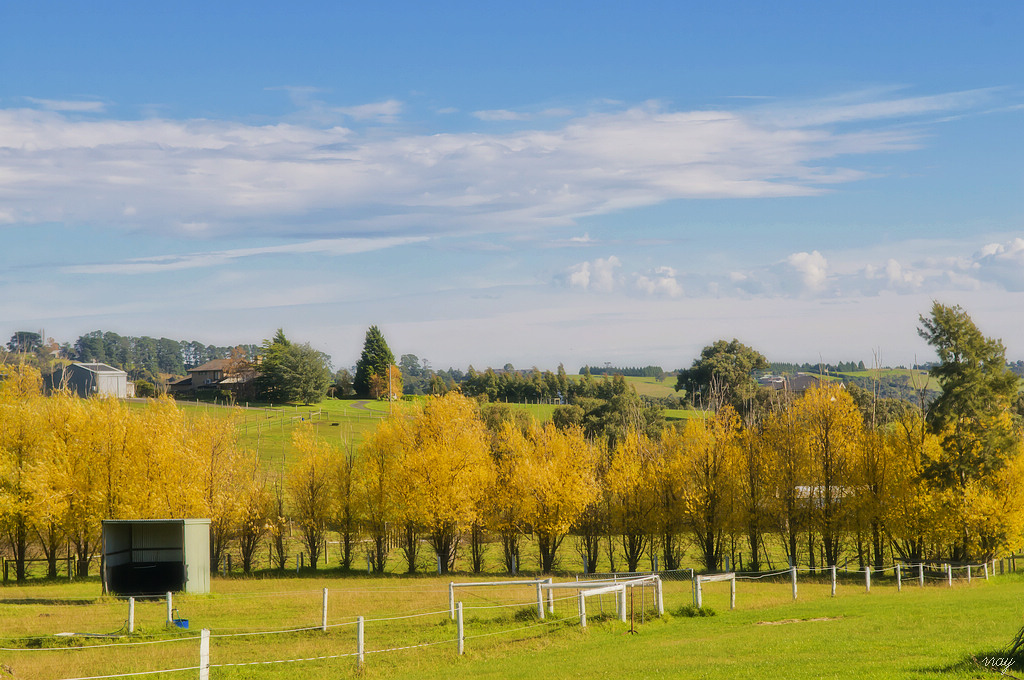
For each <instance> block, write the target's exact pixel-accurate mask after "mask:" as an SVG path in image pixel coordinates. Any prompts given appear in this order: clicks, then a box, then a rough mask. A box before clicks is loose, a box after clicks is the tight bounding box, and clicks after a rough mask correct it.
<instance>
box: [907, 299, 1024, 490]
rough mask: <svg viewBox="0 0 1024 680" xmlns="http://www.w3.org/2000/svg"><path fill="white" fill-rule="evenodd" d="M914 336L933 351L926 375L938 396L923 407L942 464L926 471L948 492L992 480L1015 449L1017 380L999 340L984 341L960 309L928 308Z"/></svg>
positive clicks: (984, 338) (969, 318)
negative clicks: (932, 362)
mask: <svg viewBox="0 0 1024 680" xmlns="http://www.w3.org/2000/svg"><path fill="white" fill-rule="evenodd" d="M920 320H921V328H920V329H918V334H919V335H920V336H921V337H922V338H924V339H925V340H927V341H928V344H929V345H931V346H932V347H933V348H935V353H936V354H937V355H938V357H939V362H938V364H936V365H935V366H933V367H932V368H931V370H930V371H929V372H930V373H931V375H932V376H933V377H934V378H935V379H936V380H938V382H939V387H940V389H941V390H942V394H940V395H939V397H938V398H937V399H936V400H935V401H934V402H933V403H932V404H931V405H930V406H929V407H928V414H927V418H928V424H929V425H930V426H931V428H932V431H933V432H934V433H935V434H937V435H939V436H940V437H942V449H943V455H942V459H941V460H939V461H933V462H932V463H931V464H930V465H929V466H928V467H929V469H928V470H927V471H928V472H929V473H930V474H931V475H932V476H933V477H935V478H938V479H939V480H941V481H942V482H943V483H945V484H946V485H948V486H951V487H962V486H964V485H965V484H966V483H967V480H969V479H985V478H991V474H992V473H993V472H995V471H996V470H998V469H999V468H1001V467H1002V466H1003V463H1004V462H1005V461H1006V458H1007V456H1008V455H1009V452H1011V451H1012V450H1013V447H1014V437H1015V433H1014V430H1013V423H1012V420H1011V418H1010V417H1009V411H1010V407H1011V405H1012V403H1013V400H1014V399H1015V398H1016V396H1017V383H1018V380H1017V376H1016V375H1014V374H1013V372H1012V371H1011V370H1010V369H1009V368H1008V367H1007V365H1006V350H1005V348H1004V347H1003V343H1002V342H1001V341H1000V340H995V339H992V338H987V337H985V336H984V335H982V333H981V331H980V330H978V327H977V326H975V325H974V322H973V321H972V320H971V317H970V316H968V315H967V312H965V311H964V310H963V309H961V308H960V307H959V306H954V307H947V306H946V305H942V304H939V303H938V302H936V303H934V304H933V305H932V311H931V315H930V316H927V317H925V316H922V317H920Z"/></svg>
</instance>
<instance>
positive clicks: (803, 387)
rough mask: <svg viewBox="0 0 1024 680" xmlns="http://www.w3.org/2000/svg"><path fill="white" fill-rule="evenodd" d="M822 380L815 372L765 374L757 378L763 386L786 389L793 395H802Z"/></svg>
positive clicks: (778, 389)
mask: <svg viewBox="0 0 1024 680" xmlns="http://www.w3.org/2000/svg"><path fill="white" fill-rule="evenodd" d="M820 380H822V378H821V376H818V375H814V374H813V373H797V374H796V375H794V376H783V375H765V376H761V377H760V378H758V379H757V384H758V385H761V386H762V387H770V388H771V389H773V390H775V391H776V392H782V391H785V392H789V393H790V394H792V395H801V394H803V393H804V392H806V391H807V390H809V389H811V388H812V387H815V386H816V385H817V384H818V382H819V381H820Z"/></svg>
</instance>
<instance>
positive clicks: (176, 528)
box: [103, 519, 210, 595]
mask: <svg viewBox="0 0 1024 680" xmlns="http://www.w3.org/2000/svg"><path fill="white" fill-rule="evenodd" d="M103 587H104V591H105V592H109V593H113V594H115V595H162V594H164V593H166V592H168V591H170V592H181V591H184V592H186V593H208V592H210V520H208V519H108V520H103Z"/></svg>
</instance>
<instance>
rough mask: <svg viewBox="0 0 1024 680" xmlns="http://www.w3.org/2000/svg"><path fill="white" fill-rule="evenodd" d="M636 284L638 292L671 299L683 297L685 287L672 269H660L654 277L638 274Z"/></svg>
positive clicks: (655, 272)
mask: <svg viewBox="0 0 1024 680" xmlns="http://www.w3.org/2000/svg"><path fill="white" fill-rule="evenodd" d="M635 284H636V287H637V289H638V290H640V291H641V292H643V293H646V294H647V295H655V296H662V297H670V298H676V297H682V295H683V287H682V286H681V285H679V281H678V280H676V271H675V270H674V269H673V268H672V267H658V268H657V269H655V270H654V275H653V276H646V275H643V274H637V275H636V278H635Z"/></svg>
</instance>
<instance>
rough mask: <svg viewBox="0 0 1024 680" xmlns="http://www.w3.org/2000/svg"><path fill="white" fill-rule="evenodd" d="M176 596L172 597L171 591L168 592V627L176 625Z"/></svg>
mask: <svg viewBox="0 0 1024 680" xmlns="http://www.w3.org/2000/svg"><path fill="white" fill-rule="evenodd" d="M173 612H174V596H173V595H171V591H169V590H168V591H167V625H168V626H170V625H171V624H173V623H174V616H173Z"/></svg>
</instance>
